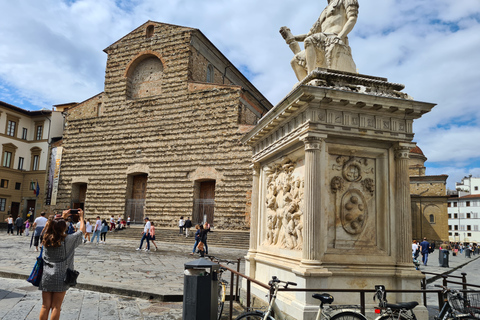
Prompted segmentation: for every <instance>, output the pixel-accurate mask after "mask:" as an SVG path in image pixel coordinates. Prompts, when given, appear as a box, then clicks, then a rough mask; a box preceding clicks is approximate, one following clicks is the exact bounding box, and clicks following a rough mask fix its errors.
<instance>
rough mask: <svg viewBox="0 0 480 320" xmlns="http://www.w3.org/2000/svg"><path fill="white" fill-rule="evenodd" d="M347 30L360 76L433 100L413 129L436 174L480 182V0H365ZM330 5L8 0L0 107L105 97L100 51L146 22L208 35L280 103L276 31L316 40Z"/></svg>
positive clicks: (280, 44)
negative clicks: (315, 29)
mask: <svg viewBox="0 0 480 320" xmlns="http://www.w3.org/2000/svg"><path fill="white" fill-rule="evenodd" d="M359 3H360V12H359V17H358V21H357V24H356V25H355V28H354V29H353V31H352V32H351V33H350V34H349V41H350V46H351V48H352V54H353V58H354V60H355V63H356V65H357V69H358V72H359V73H361V74H366V75H371V76H379V77H385V78H388V80H389V81H390V82H395V83H402V84H404V85H405V89H404V92H406V93H408V94H409V95H410V96H412V97H413V98H414V99H415V100H418V101H424V102H431V103H436V104H437V106H436V107H435V108H434V109H433V110H432V112H430V113H428V114H426V115H424V116H423V117H422V118H421V119H420V120H416V121H415V122H414V132H415V138H414V141H415V142H417V143H418V146H419V147H420V148H421V149H422V150H423V152H424V154H425V155H426V157H427V158H428V161H427V162H426V167H427V174H428V175H440V174H447V175H449V178H448V180H447V187H449V188H450V189H454V188H455V182H460V181H461V179H462V178H463V177H464V176H466V175H469V174H472V175H473V176H475V177H480V126H479V121H480V80H479V76H480V0H453V1H452V0H359ZM326 4H327V1H326V0H325V1H318V0H317V1H313V0H303V1H297V0H281V1H278V0H275V1H274V0H261V1H259V0H223V1H221V0H202V1H199V0H100V1H99V0H77V1H74V0H41V1H32V0H15V1H1V2H0V100H1V101H5V102H7V103H10V104H13V105H15V106H18V107H20V108H24V109H28V110H39V109H42V108H49V109H50V108H52V106H53V105H55V104H61V103H67V102H81V101H84V100H86V99H88V98H89V97H91V96H94V95H96V94H97V93H100V92H102V91H103V86H104V77H105V66H106V59H107V55H106V54H105V53H104V52H103V49H105V48H106V47H108V46H109V45H110V44H112V43H114V42H115V41H117V40H118V39H120V38H121V37H123V36H124V35H126V34H127V33H129V32H130V31H132V30H133V29H135V28H137V27H138V26H140V25H142V24H143V23H145V22H146V21H147V20H153V21H158V22H165V23H171V24H176V25H181V26H187V27H192V28H197V29H200V30H201V31H202V32H203V33H204V34H205V35H206V36H207V37H208V38H209V39H210V40H211V41H212V42H213V44H214V45H215V46H216V47H217V48H218V49H219V50H220V51H222V52H223V54H224V55H225V56H226V57H227V58H228V59H229V60H230V61H231V62H232V63H233V64H234V65H235V66H236V67H237V68H238V69H239V70H240V71H242V72H243V73H244V74H245V76H247V78H248V79H249V80H250V81H251V82H252V83H253V84H254V85H255V86H256V87H257V88H258V89H259V90H260V91H261V92H262V93H263V94H264V95H265V96H266V97H267V98H268V99H269V100H270V102H271V103H272V104H273V105H276V104H277V103H278V102H280V100H281V99H282V98H283V97H284V96H285V95H286V94H287V93H288V92H289V91H290V90H291V89H292V87H293V86H294V85H295V83H296V78H295V75H294V73H293V71H292V70H291V68H290V60H291V58H292V53H291V51H290V49H289V48H288V46H287V45H286V44H285V41H284V40H283V39H282V37H281V36H280V34H279V32H278V30H279V29H280V27H282V26H287V27H289V28H290V29H291V30H292V32H293V33H294V34H303V33H307V32H308V31H309V30H310V28H311V26H312V25H313V23H314V22H315V21H316V20H317V18H318V16H319V15H320V13H321V11H322V10H323V9H324V7H325V6H326Z"/></svg>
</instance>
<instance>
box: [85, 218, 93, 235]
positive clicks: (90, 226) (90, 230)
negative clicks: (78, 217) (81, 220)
mask: <svg viewBox="0 0 480 320" xmlns="http://www.w3.org/2000/svg"><path fill="white" fill-rule="evenodd" d="M86 231H87V233H91V232H92V225H91V224H90V222H88V221H87V230H86Z"/></svg>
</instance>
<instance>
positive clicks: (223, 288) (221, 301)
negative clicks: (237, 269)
mask: <svg viewBox="0 0 480 320" xmlns="http://www.w3.org/2000/svg"><path fill="white" fill-rule="evenodd" d="M207 257H208V258H209V259H210V260H211V261H214V262H217V263H222V262H223V263H227V265H228V264H234V263H236V262H235V261H230V260H225V259H219V258H217V257H215V256H207ZM225 271H227V269H226V268H225V267H222V266H220V268H219V270H218V309H217V320H220V319H221V318H222V313H223V307H224V305H225V299H226V296H227V285H228V281H226V280H223V279H222V275H223V273H224V272H225Z"/></svg>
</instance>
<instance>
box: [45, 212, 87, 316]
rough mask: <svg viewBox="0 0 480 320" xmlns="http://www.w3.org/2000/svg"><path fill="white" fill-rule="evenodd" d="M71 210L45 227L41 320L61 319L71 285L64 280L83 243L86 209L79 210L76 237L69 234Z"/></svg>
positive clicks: (56, 217)
mask: <svg viewBox="0 0 480 320" xmlns="http://www.w3.org/2000/svg"><path fill="white" fill-rule="evenodd" d="M69 214H70V209H69V210H65V211H63V214H62V215H60V214H57V215H56V216H54V217H53V216H52V217H51V218H50V219H49V220H48V222H47V223H46V226H45V231H44V234H43V240H42V244H43V246H44V248H45V251H44V252H43V260H44V264H43V275H42V280H41V281H40V286H39V287H38V289H39V290H41V291H42V307H41V309H40V316H39V320H48V316H49V314H50V319H51V320H58V319H60V311H61V307H62V303H63V299H64V298H65V294H66V293H67V290H68V288H69V286H68V285H67V284H66V283H65V282H64V281H63V280H64V278H65V274H66V272H67V268H69V269H71V270H74V264H73V262H74V256H75V248H77V247H78V246H79V245H80V244H81V243H82V238H83V237H82V235H83V233H85V222H84V219H83V210H82V209H78V215H79V219H80V230H79V231H77V232H75V233H73V234H69V235H67V234H66V231H67V223H66V221H65V220H66V219H67V218H68V215H69Z"/></svg>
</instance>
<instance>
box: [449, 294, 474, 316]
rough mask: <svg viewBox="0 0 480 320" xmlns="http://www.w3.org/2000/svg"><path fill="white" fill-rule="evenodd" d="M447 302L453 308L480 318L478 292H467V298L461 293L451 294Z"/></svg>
mask: <svg viewBox="0 0 480 320" xmlns="http://www.w3.org/2000/svg"><path fill="white" fill-rule="evenodd" d="M448 302H450V305H451V306H452V308H453V309H454V310H456V311H458V312H460V313H465V314H470V315H472V316H474V317H475V318H478V319H480V292H467V299H465V298H464V297H463V295H462V294H461V293H456V294H451V295H449V296H448Z"/></svg>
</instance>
